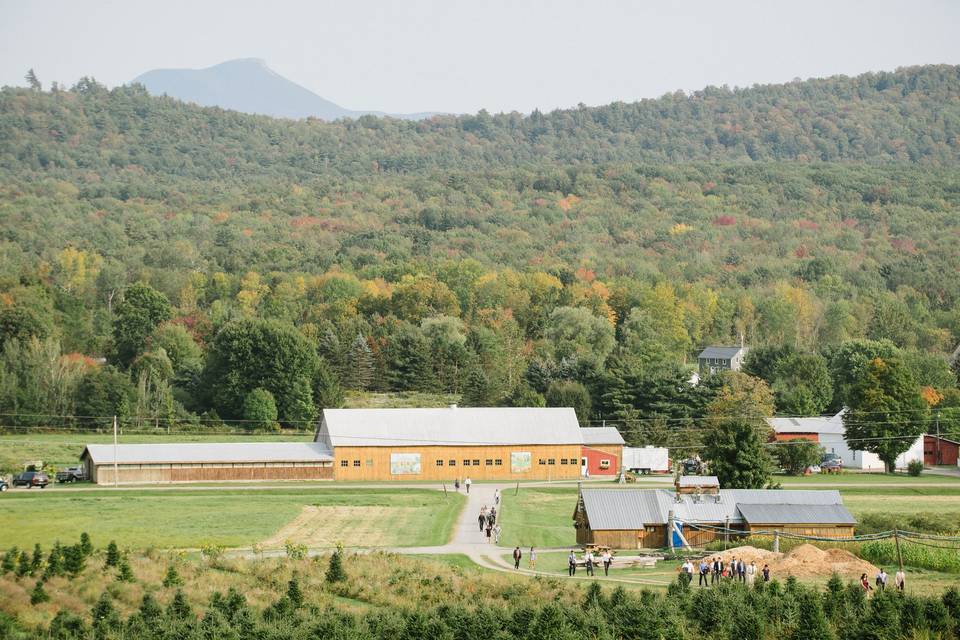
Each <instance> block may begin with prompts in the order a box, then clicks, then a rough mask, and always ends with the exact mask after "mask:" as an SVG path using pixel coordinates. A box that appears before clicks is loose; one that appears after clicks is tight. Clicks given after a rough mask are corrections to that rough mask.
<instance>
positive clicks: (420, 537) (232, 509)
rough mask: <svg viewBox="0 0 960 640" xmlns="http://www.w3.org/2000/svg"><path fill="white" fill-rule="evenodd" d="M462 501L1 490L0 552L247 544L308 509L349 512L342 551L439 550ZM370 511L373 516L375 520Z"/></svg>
mask: <svg viewBox="0 0 960 640" xmlns="http://www.w3.org/2000/svg"><path fill="white" fill-rule="evenodd" d="M463 501H464V498H463V496H460V495H456V494H450V495H448V496H446V497H444V495H443V494H442V493H441V492H438V491H429V490H423V489H376V490H375V489H333V488H331V489H325V490H315V489H306V490H283V489H280V490H272V491H254V492H243V491H228V490H226V491H225V490H208V491H204V490H197V491H177V492H169V491H149V490H144V491H123V492H115V493H107V492H99V491H98V492H96V493H92V494H90V495H87V494H84V493H66V492H64V493H60V494H56V493H47V494H42V493H40V492H39V491H33V492H29V493H27V492H16V493H14V492H7V493H5V494H4V495H3V497H2V499H0V531H3V532H4V535H3V537H2V540H0V548H9V547H11V546H18V547H20V548H24V547H30V548H32V547H33V545H34V543H40V544H41V545H44V546H48V545H50V544H52V543H53V542H54V541H56V540H60V541H61V542H64V543H71V542H72V541H74V540H75V539H76V538H78V537H79V536H80V533H81V532H83V531H86V532H87V533H89V534H90V535H91V536H92V537H93V539H94V542H95V544H98V545H105V544H106V543H107V542H109V541H110V540H115V541H116V542H117V544H119V545H120V546H123V547H129V548H135V549H143V548H147V547H160V548H197V547H200V546H202V545H223V546H226V547H248V546H252V545H253V544H255V543H259V542H262V541H264V540H266V539H268V538H270V537H272V536H274V535H275V534H276V533H277V532H278V531H280V530H281V529H282V528H283V527H284V526H285V525H287V524H288V523H290V522H292V521H294V520H296V519H297V518H298V517H300V515H301V513H302V512H303V511H304V510H305V508H312V507H321V508H323V509H325V510H326V509H335V508H336V507H345V508H348V510H349V511H351V512H352V514H353V515H354V519H355V521H350V520H349V519H342V518H340V519H338V520H337V527H338V529H339V531H338V532H336V534H337V535H336V536H335V541H339V542H342V543H343V544H344V545H346V546H366V545H371V546H372V545H384V546H427V545H438V544H443V543H445V542H446V541H447V540H448V539H449V538H450V535H451V532H452V528H453V523H454V521H455V520H456V517H457V515H458V514H459V512H460V510H461V508H462V506H463ZM357 507H369V508H370V509H369V510H368V509H356V508H357ZM371 511H372V512H375V513H376V514H378V516H379V519H378V520H377V521H375V522H374V523H371V522H369V518H368V516H369V515H370V513H371ZM319 524H320V525H322V523H319ZM364 531H366V532H368V534H367V539H364V535H363V534H362V532H364ZM308 533H309V534H314V532H313V531H309V532H308ZM329 537H330V538H334V535H333V534H330V536H329ZM291 541H292V542H298V540H296V539H292V540H291Z"/></svg>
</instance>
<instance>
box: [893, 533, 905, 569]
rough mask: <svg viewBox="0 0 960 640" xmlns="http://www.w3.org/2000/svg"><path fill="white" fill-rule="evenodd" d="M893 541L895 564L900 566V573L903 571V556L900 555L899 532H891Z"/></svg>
mask: <svg viewBox="0 0 960 640" xmlns="http://www.w3.org/2000/svg"><path fill="white" fill-rule="evenodd" d="M893 541H894V543H896V545H897V564H898V565H900V571H903V555H902V554H901V553H900V532H899V531H898V530H897V529H894V530H893Z"/></svg>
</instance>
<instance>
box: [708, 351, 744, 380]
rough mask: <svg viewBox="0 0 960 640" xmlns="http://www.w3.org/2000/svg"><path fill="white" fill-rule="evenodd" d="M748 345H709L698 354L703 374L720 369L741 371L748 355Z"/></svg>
mask: <svg viewBox="0 0 960 640" xmlns="http://www.w3.org/2000/svg"><path fill="white" fill-rule="evenodd" d="M747 351H748V349H747V347H743V346H740V347H707V348H706V349H704V350H703V351H701V352H700V355H699V356H697V364H698V365H699V367H700V373H701V374H710V373H717V372H719V371H740V367H742V366H743V360H744V358H746V356H747Z"/></svg>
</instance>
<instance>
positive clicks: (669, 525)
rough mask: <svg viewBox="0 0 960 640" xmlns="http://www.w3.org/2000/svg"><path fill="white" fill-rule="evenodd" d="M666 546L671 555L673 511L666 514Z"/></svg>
mask: <svg viewBox="0 0 960 640" xmlns="http://www.w3.org/2000/svg"><path fill="white" fill-rule="evenodd" d="M667 546H668V547H669V548H670V553H671V554H672V553H673V509H671V510H670V511H668V512H667Z"/></svg>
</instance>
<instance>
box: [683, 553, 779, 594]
mask: <svg viewBox="0 0 960 640" xmlns="http://www.w3.org/2000/svg"><path fill="white" fill-rule="evenodd" d="M680 572H681V574H683V575H684V576H686V578H685V579H686V581H687V584H690V583H691V582H693V574H694V572H696V573H697V574H698V575H699V576H700V580H699V582H698V583H697V584H698V585H699V586H701V587H707V586H710V585H714V584H717V583H718V582H720V581H721V580H723V579H727V580H739V581H740V582H743V583H745V584H753V583H754V581H755V580H756V579H757V576H758V575H759V576H762V578H763V581H764V582H770V565H768V564H765V565H763V568H762V569H759V570H758V569H757V563H756V562H754V561H751V562H750V564H747V562H746V561H745V560H744V559H743V558H742V557H741V558H739V559H738V558H735V557H734V558H731V559H730V561H729V562H724V561H723V558H721V557H720V556H717V557H715V558H710V559H708V558H701V559H700V563H699V564H698V565H697V566H696V567H694V564H693V562H692V561H691V560H690V559H689V558H688V559H687V560H686V561H684V563H683V564H682V565H681V566H680Z"/></svg>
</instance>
